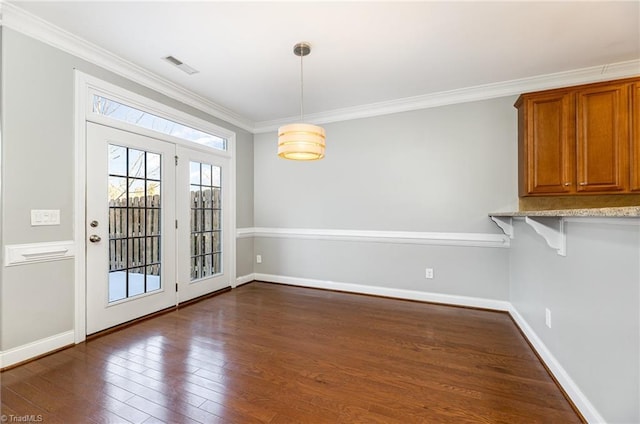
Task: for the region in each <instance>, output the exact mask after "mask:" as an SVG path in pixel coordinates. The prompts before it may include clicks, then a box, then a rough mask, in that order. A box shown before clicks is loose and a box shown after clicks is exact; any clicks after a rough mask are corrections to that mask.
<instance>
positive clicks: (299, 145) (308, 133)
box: [278, 42, 325, 160]
mask: <svg viewBox="0 0 640 424" xmlns="http://www.w3.org/2000/svg"><path fill="white" fill-rule="evenodd" d="M293 53H294V54H295V55H296V56H300V123H297V124H288V125H283V126H281V127H280V128H279V129H278V156H280V157H281V158H284V159H290V160H318V159H322V158H323V157H324V147H325V143H324V139H325V132H324V128H322V127H319V126H317V125H312V124H304V123H303V122H304V79H303V69H302V58H303V57H304V56H306V55H308V54H309V53H311V45H310V44H309V43H305V42H302V43H298V44H296V45H295V46H293Z"/></svg>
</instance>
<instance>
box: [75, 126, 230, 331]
mask: <svg viewBox="0 0 640 424" xmlns="http://www.w3.org/2000/svg"><path fill="white" fill-rule="evenodd" d="M178 157H180V159H178ZM227 162H228V159H226V158H217V157H216V156H215V155H212V154H207V153H204V152H202V151H198V150H194V149H189V148H186V147H178V146H176V145H175V144H173V143H169V142H166V141H161V140H158V139H156V138H153V137H148V136H144V135H140V134H135V133H131V132H128V131H124V130H120V129H115V128H111V127H108V126H103V125H99V124H95V123H91V122H87V167H86V168H87V193H86V199H87V204H86V221H87V222H86V234H87V242H86V276H87V281H86V294H87V297H86V299H87V301H86V311H87V316H86V325H87V334H92V333H95V332H97V331H100V330H103V329H106V328H109V327H112V326H115V325H118V324H121V323H124V322H127V321H130V320H132V319H135V318H138V317H141V316H144V315H148V314H150V313H153V312H156V311H159V310H162V309H165V308H168V307H171V306H174V305H176V304H177V303H179V302H183V301H185V300H189V299H193V298H195V297H198V296H201V295H203V294H207V293H209V292H212V291H215V290H218V289H220V288H224V287H228V286H230V285H231V284H230V278H229V274H230V272H228V270H230V264H229V262H228V259H227V256H229V255H226V254H225V252H224V249H225V246H228V245H229V244H228V237H229V235H230V234H229V232H230V231H229V230H228V227H229V222H228V216H227V214H226V211H227V210H228V199H227V196H226V194H227V192H228V191H227V189H228V180H229V178H228V175H227V172H228V168H229V166H228V163H227Z"/></svg>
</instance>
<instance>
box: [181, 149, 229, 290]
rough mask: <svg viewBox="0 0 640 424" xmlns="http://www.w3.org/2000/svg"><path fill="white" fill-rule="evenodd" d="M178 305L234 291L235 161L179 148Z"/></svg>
mask: <svg viewBox="0 0 640 424" xmlns="http://www.w3.org/2000/svg"><path fill="white" fill-rule="evenodd" d="M177 157H178V167H177V173H178V176H177V180H178V189H177V194H176V200H177V202H176V204H177V209H176V214H177V218H178V252H179V253H180V260H179V261H178V285H179V290H178V299H179V301H180V302H184V301H186V300H190V299H193V298H195V297H198V296H202V295H204V294H207V293H210V292H213V291H216V290H220V289H222V288H225V287H229V286H230V285H231V284H230V277H229V274H230V272H229V271H230V269H231V267H230V263H229V261H228V258H229V256H230V255H226V254H225V249H226V247H227V246H229V241H230V240H229V236H230V234H229V233H230V231H229V230H228V229H229V226H230V225H229V214H228V213H227V212H228V211H229V196H227V194H228V193H229V181H230V180H229V175H228V170H229V159H228V158H225V157H220V156H217V155H213V154H207V153H203V152H202V151H199V150H195V149H188V148H185V147H182V146H179V147H178V148H177Z"/></svg>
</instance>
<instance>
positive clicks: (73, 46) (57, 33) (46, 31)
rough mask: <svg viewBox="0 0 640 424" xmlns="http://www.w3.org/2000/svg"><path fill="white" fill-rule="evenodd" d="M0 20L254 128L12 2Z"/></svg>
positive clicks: (0, 8)
mask: <svg viewBox="0 0 640 424" xmlns="http://www.w3.org/2000/svg"><path fill="white" fill-rule="evenodd" d="M0 23H1V24H2V26H5V27H7V28H11V29H12V30H15V31H18V32H20V33H22V34H24V35H27V36H29V37H32V38H34V39H36V40H39V41H41V42H43V43H46V44H48V45H50V46H53V47H55V48H57V49H60V50H62V51H64V52H66V53H69V54H71V55H74V56H77V57H79V58H80V59H84V60H86V61H88V62H90V63H92V64H95V65H97V66H100V67H101V68H104V69H106V70H108V71H111V72H113V73H115V74H118V75H120V76H123V77H125V78H127V79H129V80H131V81H133V82H136V83H138V84H141V85H143V86H145V87H148V88H150V89H152V90H155V91H157V92H159V93H161V94H164V95H166V96H168V97H171V98H172V99H175V100H177V101H179V102H182V103H184V104H186V105H188V106H191V107H194V108H196V109H198V110H201V111H203V112H205V113H208V114H209V115H211V116H214V117H216V118H219V119H222V120H224V121H226V122H229V123H230V124H233V125H236V126H237V127H239V128H242V129H244V130H247V131H253V122H252V121H250V120H248V119H246V118H244V117H242V116H240V115H239V114H237V113H235V112H233V111H232V110H230V109H227V108H225V107H223V106H221V105H218V104H216V103H214V102H212V101H210V100H208V99H206V98H204V97H202V96H200V95H198V94H196V93H194V92H192V91H190V90H187V89H186V88H184V87H182V86H180V85H178V84H175V83H173V82H171V81H169V80H167V79H165V78H162V77H160V76H158V75H156V74H154V73H152V72H150V71H148V70H146V69H144V68H142V67H140V66H138V65H136V64H134V63H132V62H129V61H127V60H125V59H123V58H121V57H120V56H117V55H115V54H113V53H111V52H110V51H108V50H106V49H103V48H102V47H99V46H97V45H95V44H93V43H90V42H88V41H86V40H84V39H82V38H80V37H78V36H76V35H73V34H71V33H70V32H68V31H65V30H63V29H61V28H59V27H57V26H55V25H53V24H51V23H49V22H47V21H45V20H43V19H41V18H39V17H37V16H35V15H32V14H31V13H28V12H27V11H25V10H23V9H21V8H20V7H18V6H15V5H13V4H11V3H6V2H5V1H2V2H0Z"/></svg>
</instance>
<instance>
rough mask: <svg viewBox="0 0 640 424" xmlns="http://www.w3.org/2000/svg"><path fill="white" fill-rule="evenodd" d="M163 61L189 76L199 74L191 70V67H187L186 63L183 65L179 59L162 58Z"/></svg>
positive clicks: (171, 57)
mask: <svg viewBox="0 0 640 424" xmlns="http://www.w3.org/2000/svg"><path fill="white" fill-rule="evenodd" d="M164 60H166V61H167V62H169V63H170V64H172V65H174V66H175V67H177V68H178V69H180V70H182V71H184V72H186V73H187V74H189V75H193V74H197V73H198V72H199V71H198V70H196V69H193V68H192V67H191V66H189V65H187V64H186V63H183V62H182V61H181V60H180V59H177V58H175V57H173V56H167V57H165V58H164Z"/></svg>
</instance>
